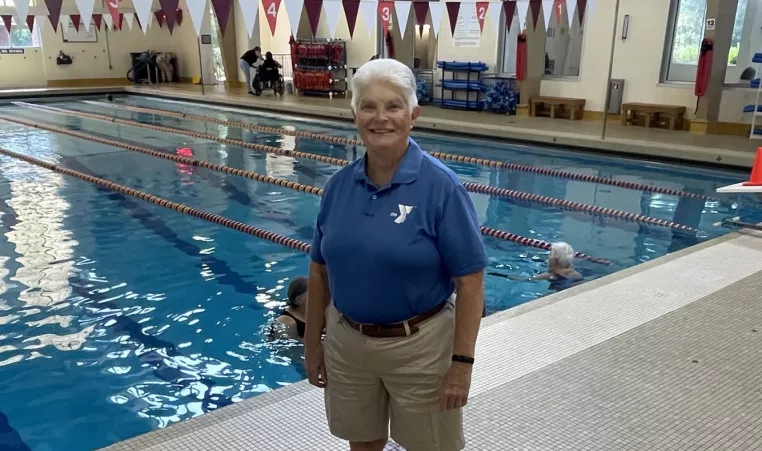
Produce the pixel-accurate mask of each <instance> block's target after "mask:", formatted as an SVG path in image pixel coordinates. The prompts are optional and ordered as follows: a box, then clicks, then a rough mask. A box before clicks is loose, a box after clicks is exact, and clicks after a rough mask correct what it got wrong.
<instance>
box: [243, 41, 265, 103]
mask: <svg viewBox="0 0 762 451" xmlns="http://www.w3.org/2000/svg"><path fill="white" fill-rule="evenodd" d="M262 63H264V60H263V59H262V49H261V48H259V47H254V48H253V49H251V50H249V51H247V52H246V53H244V54H243V55H241V60H240V61H239V62H238V64H239V65H240V66H241V70H242V71H243V73H244V75H246V90H247V91H248V92H249V94H254V93H253V92H252V91H251V68H252V67H254V68H259V66H261V65H262Z"/></svg>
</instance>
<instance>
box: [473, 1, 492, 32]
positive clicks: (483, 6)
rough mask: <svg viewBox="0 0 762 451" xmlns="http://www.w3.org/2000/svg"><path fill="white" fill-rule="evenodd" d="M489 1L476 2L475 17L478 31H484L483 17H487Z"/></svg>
mask: <svg viewBox="0 0 762 451" xmlns="http://www.w3.org/2000/svg"><path fill="white" fill-rule="evenodd" d="M487 8H489V2H476V19H477V20H479V32H482V31H484V18H485V17H487Z"/></svg>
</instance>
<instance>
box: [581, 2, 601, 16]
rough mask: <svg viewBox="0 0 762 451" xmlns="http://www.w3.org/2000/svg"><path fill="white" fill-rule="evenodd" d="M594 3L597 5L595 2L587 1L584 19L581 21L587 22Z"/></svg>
mask: <svg viewBox="0 0 762 451" xmlns="http://www.w3.org/2000/svg"><path fill="white" fill-rule="evenodd" d="M596 3H598V1H597V0H587V6H586V7H585V17H584V19H583V20H587V18H588V17H592V16H593V10H594V9H595V4H596Z"/></svg>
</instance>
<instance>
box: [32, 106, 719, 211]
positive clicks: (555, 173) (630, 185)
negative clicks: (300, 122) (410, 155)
mask: <svg viewBox="0 0 762 451" xmlns="http://www.w3.org/2000/svg"><path fill="white" fill-rule="evenodd" d="M19 103H22V102H19ZM85 103H90V104H93V105H99V106H107V107H111V108H116V109H125V110H127V111H134V112H139V113H150V114H156V115H160V116H171V117H178V118H185V119H192V120H197V121H203V122H210V123H214V124H219V125H226V126H230V127H239V128H245V129H249V130H254V131H261V132H265V133H278V134H281V135H288V136H295V137H299V138H310V139H316V140H320V141H326V142H329V143H333V144H349V145H358V146H362V145H363V143H362V141H360V140H359V139H352V138H344V137H340V136H330V135H323V134H320V133H312V132H304V131H298V130H286V129H284V128H276V127H267V126H263V125H256V124H250V123H247V122H241V121H227V120H224V119H218V118H215V117H210V116H202V115H199V114H192V113H180V112H177V111H169V110H159V109H155V108H146V107H137V106H132V105H114V104H110V103H103V102H93V101H85ZM429 154H431V156H433V157H435V158H438V159H440V160H447V161H456V162H460V163H468V164H475V165H479V166H488V167H492V168H500V169H505V170H509V171H517V172H531V173H534V174H540V175H546V176H549V177H557V178H566V179H571V180H578V181H582V182H590V183H599V184H602V185H611V186H616V187H619V188H627V189H634V190H638V191H648V192H652V193H659V194H666V195H670V196H678V197H687V198H692V199H704V200H710V199H711V198H710V197H708V196H704V195H701V194H696V193H690V192H687V191H682V190H677V189H672V188H662V187H659V186H653V185H646V184H643V183H635V182H628V181H624V180H613V179H607V178H603V177H599V176H596V175H587V174H579V173H576V172H569V171H562V170H560V169H548V168H541V167H536V166H529V165H525V164H517V163H506V162H502V161H494V160H487V159H484V158H476V157H467V156H463V155H454V154H448V153H444V152H429Z"/></svg>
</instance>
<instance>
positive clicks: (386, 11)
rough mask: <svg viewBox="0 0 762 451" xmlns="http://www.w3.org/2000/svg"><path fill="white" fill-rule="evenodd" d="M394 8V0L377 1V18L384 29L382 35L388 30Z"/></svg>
mask: <svg viewBox="0 0 762 451" xmlns="http://www.w3.org/2000/svg"><path fill="white" fill-rule="evenodd" d="M393 9H394V2H390V1H380V2H378V18H379V19H381V29H382V30H384V35H386V34H387V33H388V32H389V24H390V23H391V22H392V10H393Z"/></svg>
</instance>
